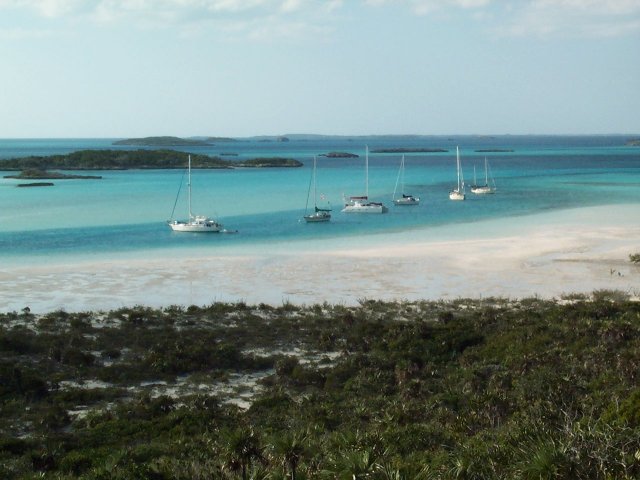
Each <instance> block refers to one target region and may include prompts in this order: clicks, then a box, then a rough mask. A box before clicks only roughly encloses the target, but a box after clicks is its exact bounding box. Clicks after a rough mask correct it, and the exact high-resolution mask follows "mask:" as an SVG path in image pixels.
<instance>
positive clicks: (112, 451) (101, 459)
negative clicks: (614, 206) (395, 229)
mask: <svg viewBox="0 0 640 480" xmlns="http://www.w3.org/2000/svg"><path fill="white" fill-rule="evenodd" d="M638 351H640V302H637V301H633V300H631V299H630V297H629V295H628V294H625V293H622V292H617V291H607V290H601V291H597V292H594V293H593V294H592V295H590V296H586V295H566V296H564V297H563V298H562V299H561V300H559V301H555V300H543V299H539V298H530V299H522V300H517V301H516V300H506V299H499V298H484V299H481V300H469V299H458V300H455V301H447V302H445V301H437V302H430V301H417V302H394V303H387V302H381V301H376V300H365V299H363V300H361V301H360V305H359V306H357V307H347V306H344V305H330V304H327V303H325V304H318V305H312V306H305V307H301V306H295V305H292V304H290V303H283V304H282V305H281V306H277V307H275V306H269V305H265V304H260V305H253V306H251V305H247V304H245V303H242V302H240V303H214V304H211V305H209V306H204V307H196V306H190V307H188V308H184V307H178V306H172V307H167V308H164V309H151V308H145V307H140V306H138V307H132V308H121V309H118V310H114V311H110V312H81V313H67V312H65V311H57V312H51V313H47V314H44V315H33V314H32V313H31V312H30V311H29V309H28V308H25V309H23V311H22V312H9V313H4V314H0V401H1V402H2V416H0V477H2V478H7V479H12V478H44V479H47V478H51V479H59V480H65V479H72V478H81V479H92V480H95V479H116V480H118V479H122V480H124V479H134V478H135V479H143V478H144V479H156V480H164V479H167V480H168V479H172V480H187V479H189V480H200V479H243V480H244V479H265V480H266V479H282V480H284V479H287V478H290V479H298V480H302V479H316V478H317V479H323V478H325V479H331V480H335V479H349V480H352V479H358V480H364V479H370V480H429V479H434V480H435V479H444V480H453V479H483V480H492V479H505V478H522V479H570V478H571V479H573V478H589V479H596V480H600V479H601V480H607V479H613V478H615V479H620V480H630V479H634V478H639V477H640V387H638V372H639V371H640V357H639V356H638ZM251 375H253V376H254V377H255V378H260V380H259V381H258V383H257V384H256V383H253V384H247V385H244V386H240V387H239V389H238V390H236V391H235V392H231V393H229V392H230V389H229V388H226V389H225V388H221V389H220V390H218V391H215V392H212V391H209V390H207V389H206V387H208V386H211V385H215V384H220V385H223V386H224V385H227V386H228V385H229V383H230V382H229V380H231V379H232V378H238V377H242V376H246V377H249V376H251ZM163 388H164V390H162V389H163ZM240 397H242V398H244V399H245V401H246V405H244V408H239V407H238V406H237V404H236V403H234V400H237V399H238V398H240Z"/></svg>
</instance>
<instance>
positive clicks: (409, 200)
mask: <svg viewBox="0 0 640 480" xmlns="http://www.w3.org/2000/svg"><path fill="white" fill-rule="evenodd" d="M398 183H399V184H400V195H402V196H401V197H398V198H396V192H397V190H398ZM393 203H394V204H395V205H418V204H419V203H420V198H419V197H415V196H413V195H411V194H408V193H404V155H402V160H401V161H400V170H398V178H396V186H395V188H394V189H393Z"/></svg>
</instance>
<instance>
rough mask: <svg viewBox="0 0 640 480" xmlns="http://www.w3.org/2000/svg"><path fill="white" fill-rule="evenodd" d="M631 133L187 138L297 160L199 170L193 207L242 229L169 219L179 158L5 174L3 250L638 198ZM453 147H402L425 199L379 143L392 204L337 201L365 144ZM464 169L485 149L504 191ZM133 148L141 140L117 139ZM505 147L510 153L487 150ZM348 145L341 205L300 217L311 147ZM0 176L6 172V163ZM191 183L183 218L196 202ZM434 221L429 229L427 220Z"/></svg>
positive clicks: (321, 176) (372, 229) (112, 247)
mask: <svg viewBox="0 0 640 480" xmlns="http://www.w3.org/2000/svg"><path fill="white" fill-rule="evenodd" d="M630 138H633V137H630V136H570V137H566V136H543V137H540V136H497V137H476V136H446V137H443V136H440V137H416V136H403V137H397V136H396V137H351V138H349V137H321V138H316V137H308V138H300V139H299V138H298V137H291V140H290V141H289V142H275V141H269V142H265V141H260V139H245V140H243V141H237V142H231V143H224V144H220V145H216V146H211V147H195V148H194V147H190V148H180V150H182V151H191V152H194V153H196V152H197V153H205V154H210V155H219V154H220V153H234V154H236V155H234V156H230V157H229V158H232V159H235V158H239V159H243V158H252V157H256V156H284V157H291V158H296V159H298V160H301V161H302V162H303V163H304V164H305V166H304V167H302V168H295V169H260V170H250V169H245V170H207V171H201V170H194V172H193V193H194V207H193V210H194V213H198V214H205V215H210V216H216V217H217V218H219V219H220V220H221V221H222V222H223V223H224V224H225V226H226V227H227V228H229V229H233V230H238V232H239V233H238V234H234V235H198V234H184V233H173V232H171V231H170V230H169V229H168V227H167V226H166V225H165V223H164V222H165V221H166V220H167V219H168V218H169V216H170V215H171V210H172V208H173V205H174V201H175V199H176V194H177V192H178V189H179V188H180V186H181V185H183V186H182V192H183V193H184V192H185V187H184V181H183V173H184V172H183V171H178V170H169V171H161V170H152V171H138V170H131V171H105V172H100V174H101V175H103V179H101V180H64V181H56V182H55V183H56V185H55V186H54V187H47V188H26V189H25V188H16V186H15V185H16V183H17V181H16V180H8V179H2V180H0V202H1V205H0V207H1V208H0V258H3V259H5V260H7V261H14V262H20V261H23V260H25V259H27V258H34V257H36V258H38V259H40V261H45V260H47V259H55V258H59V257H60V256H65V255H87V256H91V255H94V254H96V255H103V254H109V255H118V254H119V253H127V254H135V253H136V252H139V253H140V254H141V255H142V254H145V253H148V252H151V251H154V250H158V249H164V248H194V247H195V248H202V247H207V248H208V247H211V248H212V249H224V248H226V247H232V248H236V247H242V246H243V245H247V246H252V248H264V249H265V251H268V249H269V246H270V245H272V244H273V243H276V242H277V243H282V242H288V241H297V240H305V239H318V238H320V239H322V238H342V237H344V238H345V241H349V242H352V241H353V240H352V239H353V237H356V236H362V235H369V234H373V233H380V232H390V231H403V230H412V229H416V228H421V227H429V226H436V225H445V224H448V223H462V222H474V221H477V220H482V219H495V218H498V219H504V221H506V222H508V221H509V219H511V218H513V217H514V216H519V215H528V214H535V213H540V212H545V211H552V210H559V209H567V208H573V207H581V206H595V205H606V204H611V205H613V204H620V203H634V204H639V205H640V147H628V146H625V143H626V142H627V141H628V140H629V139H630ZM112 142H113V140H112V139H81V140H77V139H56V140H47V139H40V140H0V170H1V168H2V167H1V161H2V159H6V158H14V157H22V156H28V155H51V154H63V153H68V152H70V151H74V150H80V149H93V148H115V147H113V146H112V145H111V144H112ZM365 145H368V146H369V149H370V150H375V149H378V148H410V147H421V148H443V149H446V150H448V151H447V152H445V153H408V154H406V162H405V163H406V172H405V180H406V185H407V187H406V190H407V191H408V192H410V193H412V194H414V195H418V196H420V197H421V203H420V205H419V206H414V207H394V206H393V205H392V203H391V196H392V192H393V188H394V185H395V181H396V175H397V171H398V166H399V162H400V154H380V153H371V154H370V158H369V169H370V170H369V189H370V191H369V193H370V197H371V198H372V199H375V200H379V201H383V202H385V203H386V204H387V205H388V206H389V210H390V211H389V213H388V214H386V215H353V214H352V215H349V214H344V213H341V212H340V209H341V203H342V195H343V194H346V195H357V194H363V193H364V149H365ZM456 145H459V146H460V150H461V159H462V165H463V170H464V176H465V179H466V181H467V184H469V183H472V176H473V166H474V165H475V166H476V168H477V172H478V176H479V177H480V176H482V175H483V172H482V170H483V165H484V157H485V156H487V157H488V159H489V162H490V165H491V171H492V173H493V177H494V178H495V182H496V184H497V188H498V191H497V193H496V194H495V195H490V196H483V197H479V196H474V195H473V194H471V193H470V192H469V191H468V192H467V200H466V201H465V202H451V201H450V200H449V199H448V192H449V190H450V189H451V188H452V187H453V186H454V185H455V180H456V172H455V146H456ZM117 148H119V149H127V148H131V147H117ZM482 149H501V150H513V151H512V152H491V153H482V152H477V151H476V150H482ZM330 151H347V152H352V153H356V154H359V155H360V158H357V159H329V158H325V157H319V158H318V191H319V192H320V193H322V194H323V195H324V196H325V197H326V198H327V199H328V200H329V201H330V202H331V205H332V206H333V208H334V211H333V218H332V221H331V223H329V224H316V225H310V224H305V223H304V222H301V221H300V219H301V217H302V215H303V213H304V206H305V203H306V200H307V192H308V188H309V180H310V174H311V164H312V159H313V156H314V155H319V154H322V153H327V152H330ZM0 173H1V174H2V175H5V174H7V173H8V172H1V171H0ZM185 202H186V200H185V198H184V195H182V196H181V197H180V199H179V202H178V205H177V215H176V216H177V217H178V218H184V217H185V212H186V203H185ZM427 232H428V231H427Z"/></svg>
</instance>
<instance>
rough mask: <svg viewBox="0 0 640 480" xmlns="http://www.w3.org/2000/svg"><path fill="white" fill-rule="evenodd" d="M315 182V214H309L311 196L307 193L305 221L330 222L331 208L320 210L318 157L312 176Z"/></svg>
mask: <svg viewBox="0 0 640 480" xmlns="http://www.w3.org/2000/svg"><path fill="white" fill-rule="evenodd" d="M311 176H312V181H313V213H309V214H307V207H308V206H309V194H310V193H311V192H308V193H307V204H306V205H305V207H304V212H305V215H304V219H305V221H306V222H307V223H319V222H328V221H329V220H331V213H329V212H331V209H330V208H318V197H317V187H316V157H315V156H314V157H313V173H312V174H311ZM309 190H311V185H309Z"/></svg>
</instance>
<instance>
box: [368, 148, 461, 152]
mask: <svg viewBox="0 0 640 480" xmlns="http://www.w3.org/2000/svg"><path fill="white" fill-rule="evenodd" d="M448 151H449V150H445V149H444V148H377V149H375V150H371V153H446V152H448Z"/></svg>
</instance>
